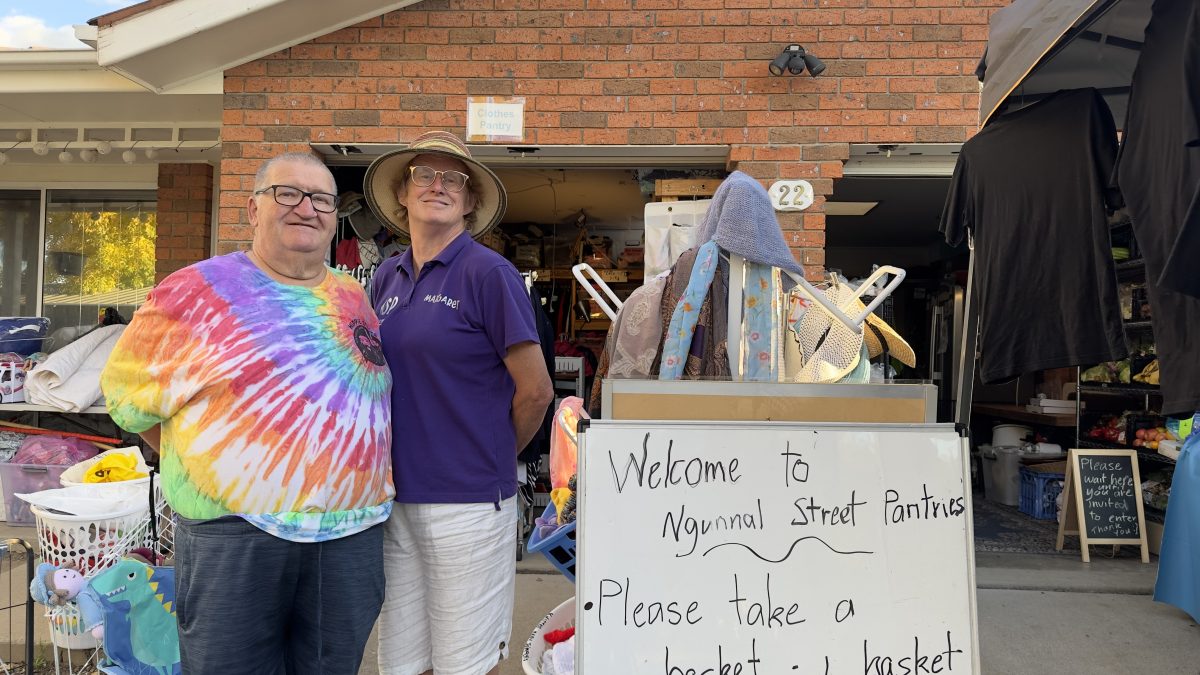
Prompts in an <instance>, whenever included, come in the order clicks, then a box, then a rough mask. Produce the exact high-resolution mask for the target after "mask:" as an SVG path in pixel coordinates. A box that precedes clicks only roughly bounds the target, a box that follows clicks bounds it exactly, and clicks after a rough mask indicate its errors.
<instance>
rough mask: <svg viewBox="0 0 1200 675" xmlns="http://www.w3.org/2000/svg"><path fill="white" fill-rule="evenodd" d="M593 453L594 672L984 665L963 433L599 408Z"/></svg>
mask: <svg viewBox="0 0 1200 675" xmlns="http://www.w3.org/2000/svg"><path fill="white" fill-rule="evenodd" d="M579 454H580V457H581V462H582V464H581V468H580V476H581V481H580V495H579V498H580V501H579V508H580V520H579V534H578V546H579V549H578V551H577V554H578V566H577V568H576V569H577V573H578V577H577V579H576V582H577V583H576V612H577V623H576V625H577V627H578V631H579V638H578V639H577V640H576V643H575V644H576V653H577V656H576V664H577V670H578V672H579V673H580V674H581V675H612V674H614V673H622V674H630V675H632V674H642V673H644V674H647V675H649V674H653V675H789V674H800V675H810V674H818V675H843V674H844V675H850V674H854V675H902V674H908V675H916V674H917V673H950V674H954V673H975V674H977V673H978V672H979V666H978V647H977V642H978V640H977V632H976V623H975V587H974V553H973V550H974V549H973V544H972V541H971V523H970V513H971V504H970V491H969V487H968V486H969V482H968V479H966V478H965V477H966V476H969V474H968V473H967V472H968V471H969V468H968V465H967V463H966V455H965V452H964V449H963V441H962V439H961V438H960V437H959V436H958V434H957V433H956V432H955V431H954V429H953V427H948V426H946V425H925V426H907V425H882V426H881V425H877V426H862V425H800V424H788V423H770V422H768V423H719V422H713V423H687V424H684V423H660V422H620V421H604V420H596V421H593V422H592V423H591V426H590V427H589V428H588V429H587V431H586V432H585V433H583V434H581V435H580V453H579Z"/></svg>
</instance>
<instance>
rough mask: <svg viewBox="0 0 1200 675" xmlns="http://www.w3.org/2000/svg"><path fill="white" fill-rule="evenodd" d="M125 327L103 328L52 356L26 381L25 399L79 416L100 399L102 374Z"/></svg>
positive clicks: (34, 370)
mask: <svg viewBox="0 0 1200 675" xmlns="http://www.w3.org/2000/svg"><path fill="white" fill-rule="evenodd" d="M123 330H125V326H124V325H121V324H116V325H112V326H101V327H100V328H97V329H96V330H94V331H92V332H90V333H88V334H87V335H84V336H83V337H81V338H79V339H78V340H76V341H74V342H72V343H71V344H69V345H67V346H66V347H63V348H62V349H59V350H58V351H56V352H54V353H53V354H51V355H50V356H49V357H48V358H47V359H46V360H45V361H43V362H41V363H40V364H38V366H37V367H36V368H34V369H33V370H31V371H30V372H29V375H28V376H27V377H26V378H25V399H26V400H27V401H29V402H30V403H35V404H37V405H46V406H50V407H52V408H57V409H59V410H63V411H66V412H79V411H81V410H83V409H84V408H87V407H88V406H90V405H92V404H93V403H95V402H96V401H97V400H99V398H100V371H101V370H103V369H104V364H105V363H107V362H108V355H109V354H110V353H112V350H113V347H114V346H115V345H116V344H117V338H118V337H120V335H121V331H123Z"/></svg>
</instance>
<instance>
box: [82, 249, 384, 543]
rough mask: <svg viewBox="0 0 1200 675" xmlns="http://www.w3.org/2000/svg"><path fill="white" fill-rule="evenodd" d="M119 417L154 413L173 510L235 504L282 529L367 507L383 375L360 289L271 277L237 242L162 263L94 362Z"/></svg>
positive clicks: (305, 532)
mask: <svg viewBox="0 0 1200 675" xmlns="http://www.w3.org/2000/svg"><path fill="white" fill-rule="evenodd" d="M101 384H102V386H103V389H104V393H105V395H106V397H107V401H108V409H109V413H110V414H111V415H112V418H113V420H114V421H115V422H116V423H117V424H119V425H120V426H121V427H122V428H124V429H126V430H128V431H133V432H141V431H145V430H147V429H149V428H151V427H153V426H154V425H156V424H161V425H162V441H161V446H160V449H161V452H162V472H163V489H164V491H165V493H166V496H167V501H168V502H169V503H170V504H171V507H172V508H173V509H175V511H177V512H178V513H179V514H180V515H182V516H184V517H185V518H191V519H195V520H206V519H212V518H218V517H221V516H225V515H238V516H242V517H243V518H245V519H246V520H247V521H249V522H251V523H253V524H254V525H255V526H257V527H259V528H260V529H262V530H264V531H266V532H268V533H271V534H273V535H276V536H278V537H281V538H283V539H288V540H291V541H299V542H306V541H324V540H327V539H334V538H338V537H344V536H347V535H350V534H354V533H356V532H360V531H362V530H365V529H367V528H369V527H371V526H372V525H375V524H376V523H380V522H383V521H384V520H386V519H387V516H388V514H389V512H390V510H391V505H392V498H393V496H394V494H395V492H394V489H393V487H392V477H391V459H390V449H391V429H390V427H391V414H390V406H389V400H388V396H389V392H390V389H391V376H390V374H389V372H388V368H387V365H386V364H385V363H384V358H383V351H382V349H381V347H380V342H379V322H378V320H377V319H376V318H375V314H374V312H372V311H371V307H370V305H369V304H368V302H367V298H366V294H365V293H364V292H363V290H362V288H361V287H360V286H359V285H358V284H357V283H356V282H355V281H354V280H353V279H351V278H350V277H348V276H347V275H345V274H342V273H339V272H336V271H333V270H330V271H329V272H328V274H327V275H326V277H325V279H324V280H323V281H322V282H321V283H320V285H318V286H316V287H314V288H307V287H303V286H290V285H285V284H280V283H277V282H276V281H274V280H272V279H271V278H270V277H268V276H267V275H266V274H264V273H263V272H262V271H260V270H259V269H258V268H257V267H256V266H255V265H254V263H252V262H251V261H250V260H249V259H248V258H247V257H246V255H245V254H243V253H240V252H238V253H232V254H229V255H225V256H220V257H216V258H210V259H208V260H205V261H202V262H200V263H197V264H195V265H192V266H191V267H188V268H186V269H183V270H181V271H179V272H176V273H175V274H172V275H171V276H170V277H168V278H167V279H166V280H164V281H163V282H162V283H161V284H159V285H158V286H157V287H156V288H155V289H154V291H153V292H152V293H151V294H150V297H149V298H148V299H147V302H146V304H145V305H143V306H142V307H141V309H139V310H138V311H137V313H136V314H134V317H133V321H132V322H131V323H130V325H129V327H128V329H126V331H125V333H124V334H123V335H122V336H121V339H120V341H119V342H118V343H117V346H116V348H115V349H114V350H113V354H112V357H111V358H110V359H109V362H108V365H107V367H106V368H105V370H104V373H103V375H102V376H101Z"/></svg>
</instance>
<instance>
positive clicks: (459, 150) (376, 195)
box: [363, 131, 508, 239]
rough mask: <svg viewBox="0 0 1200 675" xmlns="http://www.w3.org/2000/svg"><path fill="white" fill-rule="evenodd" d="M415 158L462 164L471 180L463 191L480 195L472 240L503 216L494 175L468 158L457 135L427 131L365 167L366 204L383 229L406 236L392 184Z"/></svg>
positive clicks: (503, 197)
mask: <svg viewBox="0 0 1200 675" xmlns="http://www.w3.org/2000/svg"><path fill="white" fill-rule="evenodd" d="M418 155H444V156H446V157H452V158H454V159H457V160H459V161H460V162H462V163H463V164H464V165H466V168H467V174H468V175H469V176H470V177H471V179H470V181H469V182H468V184H467V187H466V188H464V190H472V189H474V190H476V191H478V192H479V193H480V200H479V203H478V204H476V205H475V222H474V224H471V225H470V227H469V229H470V232H471V236H472V237H474V238H476V239H478V238H479V237H481V236H483V235H484V234H485V233H487V232H488V231H489V230H491V229H492V228H493V227H495V226H496V224H497V223H499V222H500V219H501V218H503V217H504V210H505V209H506V208H508V195H507V193H505V191H504V185H503V184H502V183H501V182H500V179H499V178H498V177H496V174H494V173H492V170H491V169H489V168H487V167H486V166H484V165H483V164H480V163H479V162H478V161H476V160H475V159H474V158H472V157H471V151H470V150H468V149H467V146H466V144H465V143H463V142H462V140H461V139H459V137H458V136H455V135H454V134H452V133H449V132H447V131H430V132H427V133H424V134H421V135H420V136H418V137H417V138H416V139H414V140H413V142H412V143H410V144H409V145H408V147H407V148H405V149H403V150H393V151H392V152H389V153H386V154H383V155H380V156H379V157H377V158H376V159H375V161H374V162H371V166H370V167H368V168H367V176H366V178H365V179H364V180H363V187H364V192H366V194H367V204H369V205H370V206H371V210H372V211H374V212H375V215H376V216H378V217H379V219H380V220H381V221H382V222H383V225H384V227H386V228H388V229H389V230H391V231H392V232H394V233H396V234H399V235H401V236H403V237H405V238H407V237H408V219H407V217H405V218H401V217H400V215H399V212H398V210H399V208H400V201H399V200H398V199H396V192H395V190H394V189H393V185H395V184H397V183H398V181H397V179H398V178H399V177H400V175H401V174H400V172H402V171H406V170H408V165H409V164H411V163H412V160H413V158H415V157H417V156H418Z"/></svg>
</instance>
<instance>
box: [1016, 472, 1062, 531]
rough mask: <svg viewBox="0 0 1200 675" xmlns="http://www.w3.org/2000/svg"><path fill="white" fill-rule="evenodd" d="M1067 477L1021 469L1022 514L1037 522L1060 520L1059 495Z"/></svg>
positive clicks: (1060, 474)
mask: <svg viewBox="0 0 1200 675" xmlns="http://www.w3.org/2000/svg"><path fill="white" fill-rule="evenodd" d="M1065 475H1066V474H1064V473H1054V472H1051V471H1034V470H1032V469H1030V468H1029V467H1027V466H1023V467H1021V513H1024V514H1025V515H1027V516H1029V517H1031V518H1035V519H1037V520H1058V503H1057V501H1058V494H1059V493H1060V492H1062V481H1063V478H1064V477H1065Z"/></svg>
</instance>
